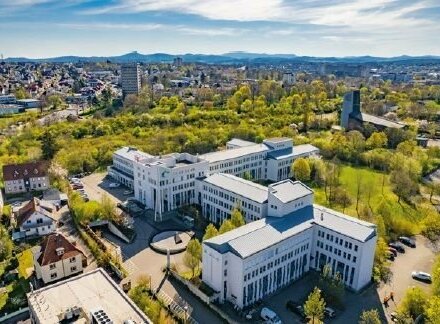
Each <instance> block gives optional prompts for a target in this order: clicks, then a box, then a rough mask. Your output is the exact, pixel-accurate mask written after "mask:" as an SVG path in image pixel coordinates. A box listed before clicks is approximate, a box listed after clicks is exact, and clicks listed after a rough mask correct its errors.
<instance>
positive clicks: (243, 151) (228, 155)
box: [199, 144, 269, 163]
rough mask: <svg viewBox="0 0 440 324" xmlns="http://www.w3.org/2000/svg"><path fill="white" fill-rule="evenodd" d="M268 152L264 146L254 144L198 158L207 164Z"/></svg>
mask: <svg viewBox="0 0 440 324" xmlns="http://www.w3.org/2000/svg"><path fill="white" fill-rule="evenodd" d="M267 151H269V148H268V147H267V146H266V145H264V144H254V145H250V146H244V147H238V148H235V149H230V150H224V151H217V152H211V153H206V154H202V155H200V156H199V157H200V158H201V159H204V160H206V161H208V162H209V163H215V162H219V161H226V160H231V159H235V158H240V157H242V156H246V155H249V154H253V153H262V152H267Z"/></svg>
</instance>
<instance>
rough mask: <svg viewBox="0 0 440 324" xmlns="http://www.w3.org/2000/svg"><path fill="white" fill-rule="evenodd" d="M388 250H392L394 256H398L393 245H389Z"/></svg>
mask: <svg viewBox="0 0 440 324" xmlns="http://www.w3.org/2000/svg"><path fill="white" fill-rule="evenodd" d="M388 251H390V252H391V253H392V254H393V255H394V257H396V256H397V250H396V249H394V248H392V247H388Z"/></svg>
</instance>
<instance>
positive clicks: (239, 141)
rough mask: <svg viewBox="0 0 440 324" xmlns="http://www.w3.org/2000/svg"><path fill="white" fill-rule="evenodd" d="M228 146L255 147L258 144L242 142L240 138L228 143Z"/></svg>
mask: <svg viewBox="0 0 440 324" xmlns="http://www.w3.org/2000/svg"><path fill="white" fill-rule="evenodd" d="M226 144H230V145H236V146H240V147H244V146H252V145H255V144H256V143H254V142H250V141H246V140H242V139H240V138H233V139H231V140H230V141H228V142H227V143H226Z"/></svg>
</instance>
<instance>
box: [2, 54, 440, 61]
mask: <svg viewBox="0 0 440 324" xmlns="http://www.w3.org/2000/svg"><path fill="white" fill-rule="evenodd" d="M176 57H181V58H182V59H183V61H184V62H190V63H197V62H198V63H207V64H243V63H256V64H264V63H274V64H275V63H295V62H310V63H313V62H315V63H326V62H327V63H352V64H362V63H381V62H382V63H391V62H408V63H417V62H435V63H440V56H432V55H426V56H407V55H402V56H396V57H375V56H347V57H314V56H296V55H295V54H265V53H248V52H241V51H237V52H229V53H225V54H221V55H210V54H190V53H188V54H183V55H172V54H166V53H154V54H141V53H138V52H136V51H135V52H131V53H127V54H123V55H119V56H90V57H82V56H60V57H52V58H39V59H35V58H25V57H10V58H6V59H5V61H6V62H51V63H70V62H72V63H75V62H105V61H110V62H113V63H129V62H140V63H160V62H163V63H169V62H172V61H173V59H174V58H176Z"/></svg>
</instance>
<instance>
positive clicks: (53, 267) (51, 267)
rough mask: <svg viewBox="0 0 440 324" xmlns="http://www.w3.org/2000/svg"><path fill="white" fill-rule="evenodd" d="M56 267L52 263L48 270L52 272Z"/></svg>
mask: <svg viewBox="0 0 440 324" xmlns="http://www.w3.org/2000/svg"><path fill="white" fill-rule="evenodd" d="M56 267H57V265H56V263H52V264H51V265H49V269H50V270H53V269H55V268H56Z"/></svg>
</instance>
